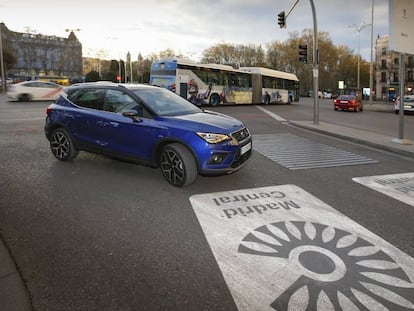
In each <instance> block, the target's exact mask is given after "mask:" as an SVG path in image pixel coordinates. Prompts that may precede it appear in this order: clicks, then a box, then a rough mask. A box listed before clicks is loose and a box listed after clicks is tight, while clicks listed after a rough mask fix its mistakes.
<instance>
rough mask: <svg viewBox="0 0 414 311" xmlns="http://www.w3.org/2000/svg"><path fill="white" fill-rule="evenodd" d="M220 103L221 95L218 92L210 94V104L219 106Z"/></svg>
mask: <svg viewBox="0 0 414 311" xmlns="http://www.w3.org/2000/svg"><path fill="white" fill-rule="evenodd" d="M218 104H220V96H219V95H218V94H213V95H211V96H210V105H211V106H217V105H218Z"/></svg>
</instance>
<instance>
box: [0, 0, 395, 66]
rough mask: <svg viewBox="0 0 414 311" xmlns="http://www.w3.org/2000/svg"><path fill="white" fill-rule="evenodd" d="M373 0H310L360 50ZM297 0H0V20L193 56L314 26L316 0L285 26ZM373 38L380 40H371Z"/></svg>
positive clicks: (86, 48)
mask: <svg viewBox="0 0 414 311" xmlns="http://www.w3.org/2000/svg"><path fill="white" fill-rule="evenodd" d="M371 1H372V0H313V2H314V5H315V11H316V19H317V27H318V30H319V31H323V32H327V33H328V34H329V37H330V39H331V40H332V42H333V44H334V45H346V46H348V47H349V48H350V49H351V50H352V51H354V53H355V54H357V53H358V33H357V31H356V30H354V29H353V28H352V26H353V25H360V24H361V23H362V22H365V23H366V24H371V12H372V11H371ZM295 2H296V0H196V1H194V0H193V1H190V0H147V1H145V2H144V1H142V0H117V1H110V2H107V1H99V2H98V1H87V0H83V1H80V0H71V1H56V0H53V1H51V0H37V1H33V0H17V1H10V0H0V21H1V22H4V23H5V25H6V26H7V27H8V29H9V30H11V31H16V32H31V33H40V34H43V35H48V36H58V37H67V36H68V35H69V32H66V30H67V29H69V30H75V35H76V36H77V37H78V39H79V41H80V42H81V43H82V49H83V55H84V56H89V57H100V58H106V59H111V58H119V57H121V58H123V59H125V55H126V53H127V52H130V53H131V58H132V60H136V59H137V57H138V54H139V53H141V55H142V56H143V57H146V56H150V55H151V54H152V53H158V52H160V51H164V50H166V49H172V50H174V51H176V52H179V53H181V54H183V55H184V56H187V57H189V58H190V59H193V60H195V61H199V60H200V59H201V56H202V52H203V51H204V50H205V49H207V48H209V47H211V46H213V45H215V44H220V43H228V44H244V45H248V44H255V45H262V47H263V48H265V47H266V44H267V43H270V42H272V41H280V42H283V41H285V40H287V39H288V38H289V33H291V32H299V33H301V32H302V31H303V30H304V29H313V22H314V21H313V15H312V10H311V1H308V0H299V1H298V3H297V5H296V6H295V7H294V9H293V10H292V11H291V13H290V15H289V16H288V18H287V22H286V25H287V27H286V28H284V29H280V28H279V25H278V23H277V22H278V21H277V14H278V13H279V12H281V11H285V12H286V14H287V13H288V12H289V10H290V9H291V7H292V6H293V5H294V3H295ZM373 24H374V28H373V31H374V32H373V33H374V40H375V38H376V37H377V36H378V35H380V36H383V35H386V34H388V32H389V29H388V0H374V23H373ZM359 42H360V53H361V56H362V58H363V59H366V60H369V59H370V44H371V26H367V27H365V28H364V29H362V30H361V31H360V35H359ZM374 43H375V41H374Z"/></svg>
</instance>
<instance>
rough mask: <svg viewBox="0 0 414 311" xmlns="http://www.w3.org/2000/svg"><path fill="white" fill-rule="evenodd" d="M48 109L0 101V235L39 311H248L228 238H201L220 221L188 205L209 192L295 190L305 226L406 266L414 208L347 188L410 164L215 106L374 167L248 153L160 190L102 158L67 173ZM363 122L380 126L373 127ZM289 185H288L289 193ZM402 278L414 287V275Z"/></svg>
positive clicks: (384, 127)
mask: <svg viewBox="0 0 414 311" xmlns="http://www.w3.org/2000/svg"><path fill="white" fill-rule="evenodd" d="M47 105H48V103H44V102H39V103H9V102H7V101H4V100H2V101H1V102H0V187H1V188H0V189H1V196H0V235H1V237H2V239H3V240H4V242H5V244H6V245H7V247H8V248H9V250H10V252H11V254H12V256H13V258H14V260H15V262H16V265H17V267H18V269H19V271H20V273H21V275H22V277H23V280H24V281H25V283H26V286H27V289H28V291H29V294H30V297H31V301H32V305H33V308H34V310H236V309H243V308H242V306H243V303H244V300H246V301H248V300H249V299H251V300H254V297H255V296H257V294H258V293H257V289H254V288H255V286H253V289H252V290H251V291H249V290H247V289H248V288H249V287H248V285H246V286H247V289H243V290H240V291H237V289H236V288H237V286H235V284H236V283H237V280H238V278H237V276H240V279H242V277H241V276H242V273H240V272H238V273H235V272H234V273H233V272H232V271H236V270H235V267H239V268H240V265H237V264H236V265H235V266H234V265H232V264H233V262H236V260H235V259H236V258H238V257H236V256H235V257H231V256H230V257H229V258H225V259H223V257H222V256H223V254H224V255H226V254H228V253H227V251H226V250H225V251H220V249H223V248H224V249H225V247H226V245H227V244H231V243H230V242H232V241H231V237H230V238H227V235H226V234H224V233H223V235H222V241H221V243H223V244H220V243H219V244H215V243H216V242H215V241H216V240H217V239H218V240H220V234H218V235H219V236H218V237H217V236H214V237H212V236H210V235H209V234H208V232H209V230H210V229H211V228H216V227H214V226H215V225H217V224H218V222H217V223H215V224H214V226H213V224H211V223H208V222H207V223H206V222H204V218H203V217H201V216H200V215H201V214H200V211H201V210H203V209H205V208H206V207H208V204H207V203H205V202H207V201H206V200H207V199H205V198H204V197H203V196H201V197H200V198H199V197H193V196H195V195H206V194H212V193H216V192H224V193H223V194H221V196H224V197H226V198H229V196H230V194H234V198H235V197H237V196H239V194H238V191H240V190H241V189H257V188H259V187H279V186H282V188H280V189H282V190H283V191H282V190H280V191H279V192H280V193H282V192H283V193H286V195H288V194H289V193H290V191H293V190H294V191H296V196H294V198H298V200H299V202H304V203H303V204H305V205H306V202H314V201H313V200H315V202H319V201H317V200H316V199H314V198H317V199H318V200H320V201H321V202H323V204H322V206H323V208H322V212H321V214H315V215H318V216H314V217H315V218H312V222H316V221H317V220H318V219H319V220H320V221H322V220H323V218H324V215H328V214H329V213H331V212H332V214H334V215H335V217H336V218H335V219H337V220H338V223H341V221H343V222H344V223H347V222H349V223H350V227H349V228H354V227H353V226H355V228H356V229H355V230H356V231H358V230H366V231H361V232H363V234H361V236H362V237H363V238H364V239H366V240H370V241H374V240H375V241H377V240H378V241H379V242H378V243H379V244H378V245H383V244H381V243H383V242H382V241H386V243H385V242H384V243H385V244H384V245H385V246H384V247H391V250H390V251H389V252H388V253H392V254H393V256H392V258H393V260H395V261H396V262H397V263H399V264H401V263H402V262H408V263H409V264H411V263H412V261H411V260H412V257H414V234H413V231H412V223H413V222H414V209H413V206H410V205H408V204H405V203H403V202H401V201H398V200H396V199H394V198H391V197H389V196H385V195H384V194H382V193H380V192H378V191H374V190H371V189H369V188H367V187H365V186H362V185H360V184H358V183H356V182H354V181H353V180H352V178H354V177H362V176H376V175H384V174H399V173H407V172H412V171H413V167H414V165H413V164H414V161H413V160H412V159H409V158H405V157H401V156H398V155H395V154H392V153H389V152H382V151H380V150H377V149H373V148H368V147H365V146H361V145H356V144H352V143H348V142H345V141H341V140H337V139H333V138H329V137H326V136H322V135H318V134H316V133H312V132H309V131H304V130H301V129H297V128H292V127H289V126H287V125H286V124H284V123H281V122H278V121H276V120H274V119H273V118H271V117H270V116H268V115H266V114H265V113H263V112H262V111H261V110H259V109H258V108H257V107H256V106H240V107H220V108H215V110H219V111H221V112H224V113H228V114H231V115H233V116H235V117H237V118H239V119H241V120H243V121H244V122H245V123H246V125H247V126H248V127H249V128H250V130H251V132H252V133H253V135H274V137H277V138H279V137H280V135H282V134H285V135H284V136H283V135H282V138H286V137H287V139H288V141H289V138H296V137H299V138H304V139H306V142H311V145H316V146H320V145H319V144H322V145H324V146H325V145H326V146H329V147H333V148H336V149H337V150H343V151H347V152H350V153H352V154H357V155H361V156H363V157H365V158H368V159H372V160H375V163H369V164H359V165H349V166H333V167H320V168H312V169H303V170H290V169H287V168H286V167H285V166H283V165H280V164H278V163H275V162H274V161H272V160H271V159H270V158H269V157H267V156H265V155H263V154H261V153H259V152H257V151H256V150H255V151H254V152H253V156H252V158H251V161H250V162H249V163H248V165H247V166H246V167H245V168H244V169H242V170H241V171H239V172H237V173H235V174H232V175H228V176H222V177H201V176H200V177H199V178H198V180H197V181H196V183H195V184H193V185H191V186H189V187H187V188H183V189H179V188H174V187H172V186H170V185H169V184H167V182H166V181H164V179H163V177H162V175H161V172H160V171H159V170H154V169H151V168H147V167H142V166H138V165H134V164H130V163H125V162H120V161H116V160H113V159H110V158H107V157H103V156H100V155H93V154H89V153H81V154H80V156H79V157H78V158H77V159H76V160H75V161H74V162H72V163H62V162H58V161H57V160H55V158H54V157H53V156H52V154H51V153H50V151H49V147H48V142H47V140H46V139H45V137H44V134H43V124H44V117H45V109H46V107H47ZM266 108H269V110H270V111H272V112H274V113H279V114H280V115H282V116H284V117H285V118H291V119H295V118H299V117H300V118H307V119H311V118H312V115H311V113H310V111H311V108H309V105H308V104H306V103H304V102H303V103H301V104H298V105H296V104H295V105H291V106H268V107H266ZM321 109H322V110H323V109H324V108H321ZM323 111H324V110H323ZM325 113H330V112H328V109H327V110H326V111H324V112H321V118H322V119H323V118H325ZM332 114H335V116H339V117H338V118H344V119H345V120H346V119H348V118H352V119H353V120H356V122H357V123H358V124H360V126H361V127H365V126H368V127H369V126H375V127H376V128H375V131H378V132H383V131H388V130H392V129H391V127H389V126H391V125H390V121H389V119H388V118H390V119H391V118H392V119H395V118H396V116H394V115H393V114H392V113H390V114H386V113H376V112H368V111H364V112H363V113H359V114H353V113H346V112H345V113H342V112H332ZM368 116H369V119H370V120H371V118H374V120H375V121H373V122H372V123H370V121H368V120H367V119H366V118H367V117H368ZM410 117H411V116H410ZM356 118H357V119H356ZM347 122H348V121H345V123H347ZM397 128H398V127H397ZM286 135H287V136H286ZM307 148H312V147H307ZM306 152H310V149H307V150H306V151H305V154H306ZM285 185H293V186H294V187H293V190H292V187H290V188H289V187H288V188H283V187H285ZM295 187H299V189H300V190H295V189H296V188H295ZM276 189H279V188H276ZM302 190H303V191H306V193H309V194H311V196H312V197H311V199H310V200H303V201H302V200H301V199H300V198H302V195H303V194H302ZM252 191H253V190H252ZM229 193H230V194H229ZM190 197H193V198H195V200H194V201H190ZM217 197H219V196H217ZM303 197H304V198H307V196H306V195H303ZM292 200H293V201H294V200H295V199H292ZM224 201H225V199H223V202H224ZM194 202H196V203H194ZM319 203H320V202H319ZM319 203H318V204H319ZM195 204H198V206H199V208H196V205H195ZM292 204H293V203H292ZM315 204H316V203H315ZM324 204H326V205H327V206H329V207H330V208H328V207H325V205H324ZM251 209H253V208H251ZM240 213H241V212H240ZM315 213H319V211H316V212H315ZM326 217H328V216H326ZM239 218H241V219H244V218H243V217H239ZM281 219H284V218H281ZM237 226H238V225H237V223H236V227H237ZM296 226H300V224H299V223H297V224H296ZM220 228H223V226H218V227H217V230H221V229H220ZM315 228H316V229H315V230H316V231H318V230H319V229H318V228H319V227H315ZM361 228H362V229H361ZM229 230H230V229H229ZM349 230H350V229H349ZM305 231H306V230H305ZM371 234H372V235H373V236H375V238H371ZM381 247H382V246H381ZM394 248H395V249H397V250H399V251H397V250H395V249H394ZM217 249H218V250H217ZM394 250H395V253H394ZM400 252H401V253H400ZM394 255H395V256H394ZM224 257H226V256H224ZM232 258H233V259H232ZM305 262H306V261H305ZM253 263H254V262H253ZM253 263H252V264H253ZM345 263H347V262H346V261H345ZM310 265H311V264H310ZM411 269H412V266H411ZM246 270H247V269H246ZM237 271H238V270H237ZM287 271H292V270H287ZM404 271H405V273H406V274H407V275H408V280H411V281H410V282H411V285H412V282H413V280H414V279H413V275H412V271H409V269H408V270H407V269H405V270H404ZM407 271H408V272H407ZM322 272H325V271H322ZM258 273H259V272H258ZM410 273H411V274H410ZM288 275H289V272H286V275H285V277H286V279H288ZM281 280H282V279H281ZM281 283H283V281H281ZM243 284H244V283H243ZM295 284H296V283H295ZM251 285H252V284H251ZM253 285H254V284H253ZM256 288H257V287H256ZM263 291H264V290H263ZM343 292H344V291H343ZM240 293H242V294H240ZM327 293H328V292H327ZM327 295H328V296H329V293H328V294H327ZM400 295H403V294H400ZM240 296H242V298H240ZM279 297H282V298H283V297H284V296H283V295H281V296H279ZM411 297H413V296H411ZM280 299H281V298H278V299H275V302H278V301H279V300H280ZM406 299H411V298H409V297H408V298H406ZM413 303H414V302H413ZM320 309H321V310H324V308H322V307H321V308H320Z"/></svg>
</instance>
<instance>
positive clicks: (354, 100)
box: [334, 95, 364, 112]
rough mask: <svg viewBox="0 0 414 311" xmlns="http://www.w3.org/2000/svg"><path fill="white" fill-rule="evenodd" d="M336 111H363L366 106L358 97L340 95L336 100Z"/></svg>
mask: <svg viewBox="0 0 414 311" xmlns="http://www.w3.org/2000/svg"><path fill="white" fill-rule="evenodd" d="M334 109H335V110H338V109H342V110H351V111H355V112H358V111H362V110H363V109H364V106H363V104H362V101H361V100H360V99H359V98H358V96H356V95H339V96H338V97H337V98H335V99H334Z"/></svg>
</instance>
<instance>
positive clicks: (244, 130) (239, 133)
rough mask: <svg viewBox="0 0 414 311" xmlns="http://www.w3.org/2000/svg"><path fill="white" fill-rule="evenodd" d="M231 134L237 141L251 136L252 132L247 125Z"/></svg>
mask: <svg viewBox="0 0 414 311" xmlns="http://www.w3.org/2000/svg"><path fill="white" fill-rule="evenodd" d="M231 136H232V137H233V138H235V139H236V140H237V141H243V140H245V139H246V138H247V137H249V136H250V133H249V130H248V129H247V128H246V127H245V128H242V129H241V130H239V131H237V132H234V133H231Z"/></svg>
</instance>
